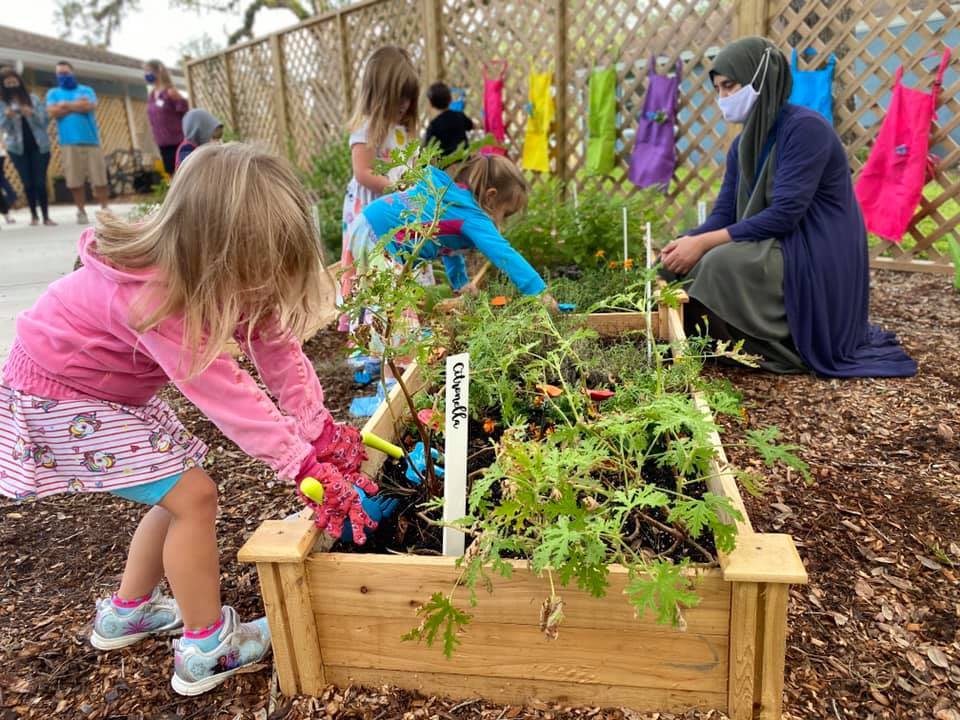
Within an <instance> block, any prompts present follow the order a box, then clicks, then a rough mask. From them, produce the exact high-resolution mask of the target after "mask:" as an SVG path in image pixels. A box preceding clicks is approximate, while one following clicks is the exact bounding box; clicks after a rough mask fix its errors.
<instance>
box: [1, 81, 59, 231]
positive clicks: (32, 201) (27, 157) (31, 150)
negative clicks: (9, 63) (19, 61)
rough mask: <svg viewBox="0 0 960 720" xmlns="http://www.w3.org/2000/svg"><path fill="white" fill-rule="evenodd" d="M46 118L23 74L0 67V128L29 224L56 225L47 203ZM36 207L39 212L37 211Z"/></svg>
mask: <svg viewBox="0 0 960 720" xmlns="http://www.w3.org/2000/svg"><path fill="white" fill-rule="evenodd" d="M49 122H50V119H49V117H48V116H47V109H46V105H45V104H44V102H43V101H42V100H41V99H40V98H38V97H37V96H36V95H34V94H32V93H28V92H27V87H26V85H24V83H23V78H22V77H20V75H19V74H18V73H17V72H16V71H15V70H14V69H13V68H11V67H4V68H0V129H2V131H3V135H4V137H5V138H6V144H7V153H8V154H9V156H10V162H12V163H13V166H14V168H16V170H17V174H18V175H19V176H20V184H21V185H23V193H24V195H26V196H27V204H28V205H29V206H30V224H31V225H39V224H40V218H41V216H42V217H43V224H44V225H56V223H55V222H54V221H53V220H51V219H50V210H49V208H48V206H47V167H48V166H49V165H50V135H49V134H48V133H47V125H48V123H49ZM38 210H39V214H38V212H37V211H38Z"/></svg>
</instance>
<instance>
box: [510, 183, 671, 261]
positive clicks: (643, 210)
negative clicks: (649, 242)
mask: <svg viewBox="0 0 960 720" xmlns="http://www.w3.org/2000/svg"><path fill="white" fill-rule="evenodd" d="M656 197H657V195H656V194H655V192H654V191H652V190H644V191H638V192H634V193H631V194H629V195H626V196H623V195H618V194H612V193H609V192H605V191H604V190H602V189H600V188H599V187H589V188H585V189H583V190H581V191H580V193H579V197H578V207H574V201H573V193H572V191H566V192H565V188H564V185H563V183H562V182H561V181H559V180H557V179H555V178H552V179H550V180H547V181H545V182H541V183H538V184H537V185H536V186H534V188H533V189H532V191H531V193H530V199H529V202H528V204H527V210H526V212H525V213H523V214H522V215H520V216H519V217H518V218H516V219H515V220H514V221H513V222H511V223H510V226H509V227H508V228H507V231H506V236H507V239H508V240H509V241H510V244H511V245H513V246H514V247H515V248H516V249H517V250H518V251H519V252H520V253H521V254H522V255H523V256H524V257H526V258H527V259H528V260H529V261H530V262H531V263H532V264H533V265H534V266H536V267H540V268H556V267H563V266H565V265H580V266H582V267H588V266H589V265H591V264H592V263H593V262H594V259H595V257H596V253H597V252H598V251H603V252H604V254H605V256H606V257H607V259H609V260H622V259H623V208H624V207H626V208H627V230H628V247H629V251H630V254H631V255H633V256H636V257H643V254H642V253H643V248H644V236H645V232H646V224H647V223H648V222H649V223H651V224H652V226H653V233H654V237H657V236H659V235H661V234H662V232H663V227H664V226H663V216H662V213H661V212H659V211H658V210H657V204H656ZM641 264H642V263H641Z"/></svg>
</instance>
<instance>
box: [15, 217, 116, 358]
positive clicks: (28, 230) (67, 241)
mask: <svg viewBox="0 0 960 720" xmlns="http://www.w3.org/2000/svg"><path fill="white" fill-rule="evenodd" d="M94 207H95V206H94ZM132 208H133V205H130V204H118V205H111V206H110V209H111V210H113V211H114V212H116V213H117V214H119V215H125V214H126V213H128V212H130V210H131V209H132ZM93 210H94V208H93V207H89V206H88V207H87V214H88V215H89V216H90V220H91V221H92V220H93V215H94V212H93ZM10 216H11V217H13V218H14V219H15V220H16V221H17V222H16V223H15V224H13V225H7V224H6V223H4V221H3V219H2V218H0V363H2V362H3V361H4V360H5V359H6V357H7V353H9V351H10V345H11V344H12V343H13V338H14V335H15V321H16V317H17V314H18V313H20V312H21V311H22V310H26V309H27V308H29V307H30V306H31V305H33V303H34V301H35V300H36V299H37V298H38V297H39V296H40V294H41V293H42V292H43V291H44V290H45V289H46V287H47V285H49V284H50V283H51V282H53V281H54V280H56V279H57V278H61V277H63V276H64V275H66V274H67V273H69V272H71V271H72V270H73V262H74V260H75V259H76V257H77V239H78V238H79V237H80V232H81V231H82V230H83V227H81V226H79V225H77V217H76V210H75V209H74V207H73V206H72V205H71V206H67V205H57V206H55V207H52V208H50V217H51V218H52V219H53V220H54V222H57V223H59V225H57V226H56V227H46V226H43V225H39V226H36V227H32V226H31V225H30V213H29V212H28V211H26V210H22V209H21V210H14V211H13V212H11V213H10Z"/></svg>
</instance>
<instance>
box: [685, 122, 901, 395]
mask: <svg viewBox="0 0 960 720" xmlns="http://www.w3.org/2000/svg"><path fill="white" fill-rule="evenodd" d="M738 147H739V138H737V140H735V141H734V143H733V145H732V147H731V148H730V151H729V153H728V154H727V168H726V174H725V175H724V179H723V186H722V188H721V190H720V196H719V198H718V199H717V202H716V205H715V206H714V208H713V211H712V212H711V214H710V216H709V217H708V218H707V221H706V222H705V223H704V225H703V226H701V227H700V228H697V229H696V230H694V231H692V232H691V233H690V234H692V235H693V234H700V233H704V232H708V231H711V230H720V229H722V228H727V230H728V231H729V233H730V236H731V238H732V239H733V241H734V242H733V243H728V244H727V245H721V246H719V247H717V248H714V249H713V250H710V251H709V252H707V253H706V254H705V255H704V257H703V258H701V260H700V262H699V263H698V264H697V266H695V267H694V269H693V270H691V272H690V274H689V275H688V277H692V278H693V284H692V285H691V286H690V295H691V297H694V298H695V299H697V300H699V301H700V302H702V303H703V305H704V306H706V307H707V308H708V309H709V310H711V311H713V312H715V313H716V315H717V316H718V317H719V318H721V319H722V320H724V321H726V322H729V323H730V325H732V326H733V327H736V328H737V329H739V330H740V331H741V332H742V333H743V334H744V335H745V336H746V337H748V338H758V339H759V341H760V342H759V343H754V347H761V348H762V347H764V344H765V343H766V344H767V346H768V347H769V348H770V349H771V355H773V356H781V357H784V358H789V357H790V356H791V355H793V351H795V353H796V355H799V357H800V358H802V361H803V364H804V365H805V366H806V367H807V368H809V369H811V370H813V371H814V372H816V373H819V374H821V375H825V376H830V377H908V376H911V375H914V374H915V373H916V371H917V366H916V363H915V362H914V361H913V360H912V359H911V358H910V357H909V356H908V355H907V354H906V352H905V351H904V350H903V348H902V347H900V345H899V343H898V341H897V339H896V336H895V335H894V334H893V333H890V332H885V331H883V330H881V329H880V328H879V327H877V326H874V325H870V323H869V322H868V320H867V316H868V310H869V292H870V290H869V280H870V278H869V259H868V256H867V233H866V229H865V227H864V223H863V217H862V215H861V213H860V207H859V205H858V204H857V199H856V197H855V195H854V192H853V183H852V182H851V177H850V166H849V164H848V163H847V157H846V152H845V151H844V148H843V145H842V144H841V142H840V138H839V137H838V136H837V134H836V132H835V131H834V129H833V127H832V126H831V125H830V124H829V123H827V121H826V120H824V119H823V117H822V116H820V115H819V114H818V113H816V112H814V111H812V110H808V109H807V108H803V107H800V106H797V105H789V104H788V105H785V106H784V108H783V111H782V114H781V115H780V120H779V122H778V124H777V126H776V143H775V145H774V146H773V150H772V153H773V154H774V156H775V157H772V158H771V159H772V160H774V161H775V165H774V167H775V175H774V178H773V183H772V184H773V188H772V194H771V195H770V196H769V203H768V206H767V207H766V208H765V209H763V210H761V211H760V212H757V213H756V214H754V215H752V216H751V217H748V218H745V219H742V220H740V221H738V220H737V183H738V180H739V177H738V176H739V170H738V155H737V150H738ZM742 243H750V246H743V245H741V244H742ZM715 254H716V255H715ZM781 254H782V261H781ZM743 258H746V259H747V260H746V262H745V264H744V265H742V266H740V267H738V263H740V262H742V261H743ZM741 268H742V274H743V275H744V276H747V275H750V276H752V279H750V280H746V281H745V282H743V283H739V282H738V278H737V275H738V274H740V273H741ZM781 278H782V280H781ZM751 283H752V285H751ZM781 297H782V310H781V309H780V307H778V305H779V300H780V298H781ZM783 313H785V319H786V323H785V326H786V327H788V328H789V337H786V336H785V334H784V333H783V332H778V331H776V327H777V325H778V324H782V321H778V317H782V314H783ZM771 318H772V320H771ZM770 328H773V329H774V330H773V332H770ZM794 357H796V356H795V355H794ZM785 364H786V365H789V364H790V363H789V361H786V363H785ZM771 369H775V370H779V371H789V370H790V368H789V367H776V366H774V367H772V368H771Z"/></svg>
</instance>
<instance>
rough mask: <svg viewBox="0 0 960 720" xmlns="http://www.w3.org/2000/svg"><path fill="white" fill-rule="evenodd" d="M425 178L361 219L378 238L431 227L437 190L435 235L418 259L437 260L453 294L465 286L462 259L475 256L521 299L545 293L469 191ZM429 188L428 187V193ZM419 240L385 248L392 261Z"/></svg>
mask: <svg viewBox="0 0 960 720" xmlns="http://www.w3.org/2000/svg"><path fill="white" fill-rule="evenodd" d="M428 171H429V175H428V176H427V179H426V180H423V181H421V182H419V183H417V184H416V185H414V186H413V187H412V188H410V189H409V190H403V191H401V192H396V193H392V194H390V195H385V196H384V197H381V198H378V199H377V200H375V201H374V202H372V203H370V204H369V205H367V206H366V207H365V208H364V209H363V215H364V217H365V218H366V219H367V222H369V223H370V226H371V227H372V228H373V231H374V232H375V233H376V235H377V237H378V238H382V237H384V236H385V235H387V234H388V233H390V232H395V231H396V230H397V229H398V228H400V227H401V226H404V225H409V224H410V223H411V221H413V222H414V223H417V222H421V223H429V222H432V221H433V220H434V216H435V214H436V210H435V206H436V200H435V198H434V195H435V194H436V191H437V190H442V191H443V196H442V198H441V200H440V206H441V208H442V209H443V213H442V216H441V217H440V219H439V223H438V224H439V232H438V234H437V235H436V236H435V237H433V238H431V240H429V241H428V242H425V243H423V244H422V247H421V248H420V252H419V253H418V257H419V258H421V259H423V260H427V261H430V260H435V259H437V258H440V260H441V261H442V262H443V266H444V269H445V270H446V273H447V277H448V278H449V280H450V284H451V285H452V286H453V289H454V290H459V289H460V288H461V287H463V286H464V285H466V284H467V282H468V280H469V278H468V277H467V265H466V261H465V259H464V255H465V254H466V253H467V252H469V251H471V250H474V249H476V250H478V251H479V252H480V253H482V254H483V255H484V256H485V257H486V258H487V259H488V260H490V262H491V263H493V265H495V266H496V267H497V268H498V269H499V270H501V271H502V272H503V273H504V274H505V275H506V276H507V277H509V278H510V280H511V281H512V282H513V284H514V285H516V286H517V288H518V289H519V290H520V292H522V293H523V294H524V295H537V294H539V293H541V292H543V290H544V289H545V288H546V283H544V281H543V278H541V277H540V275H539V273H537V271H536V270H534V269H533V266H531V265H530V263H529V262H527V260H526V259H525V258H524V257H523V256H522V255H521V254H520V253H518V252H517V251H516V250H515V249H514V248H513V246H512V245H510V243H509V242H507V240H506V239H505V238H504V237H503V235H501V234H500V231H499V230H497V226H496V225H494V224H493V221H492V220H491V219H490V216H489V215H487V214H486V213H485V212H484V211H483V209H482V208H481V207H480V206H479V205H478V204H477V201H476V199H474V197H473V194H472V193H471V192H470V190H469V189H467V188H465V187H463V186H460V185H457V184H456V183H455V182H454V181H453V179H451V177H450V176H449V175H447V174H446V173H445V172H443V171H442V170H438V169H437V168H434V167H431V168H429V169H428ZM431 186H432V187H431ZM417 242H418V240H417V239H411V240H408V239H407V238H405V237H396V238H394V240H392V241H391V242H390V243H388V244H387V251H388V252H389V253H390V254H391V255H394V256H397V255H400V254H402V253H403V252H409V251H410V250H411V249H412V247H413V245H414V244H415V243H417Z"/></svg>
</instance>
